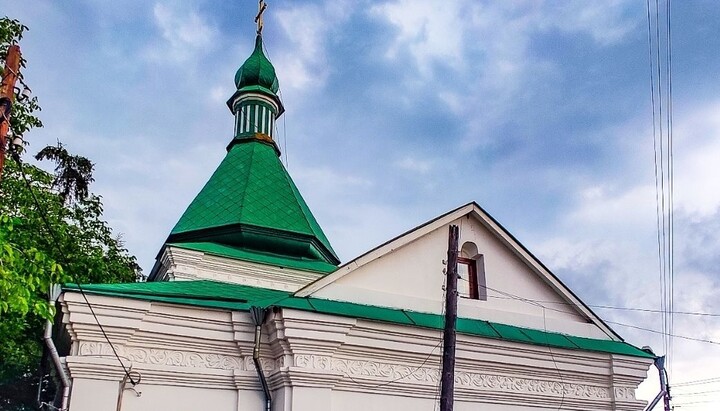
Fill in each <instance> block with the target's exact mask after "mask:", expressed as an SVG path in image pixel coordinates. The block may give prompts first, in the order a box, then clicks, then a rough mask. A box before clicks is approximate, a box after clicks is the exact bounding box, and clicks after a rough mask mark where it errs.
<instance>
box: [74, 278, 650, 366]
mask: <svg viewBox="0 0 720 411" xmlns="http://www.w3.org/2000/svg"><path fill="white" fill-rule="evenodd" d="M82 288H83V290H84V291H85V292H86V293H89V294H100V295H107V296H113V297H121V298H132V299H138V300H148V301H157V302H165V303H172V304H183V305H192V306H197V307H206V308H215V309H225V310H236V311H246V310H249V309H250V307H252V306H256V307H262V308H266V307H270V306H276V307H282V308H293V309H298V310H303V311H312V312H317V313H322V314H332V315H338V316H343V317H350V318H362V319H366V320H373V321H381V322H386V323H393V324H402V325H407V326H414V327H422V328H431V329H436V330H440V329H442V328H443V321H444V320H443V317H442V316H441V315H437V314H428V313H419V312H413V311H408V310H400V309H395V308H387V307H378V306H370V305H363V304H355V303H350V302H344V301H332V300H325V299H320V298H312V297H308V298H300V297H295V296H293V295H292V294H291V293H288V292H285V291H278V290H270V289H265V288H257V287H250V286H245V285H239V284H227V283H221V282H215V281H206V280H201V281H171V282H151V283H125V284H87V285H83V286H82ZM64 289H65V290H78V286H77V285H76V284H66V285H65V287H64ZM457 332H458V333H461V334H468V335H476V336H479V337H485V338H493V339H499V340H504V341H511V342H516V343H525V344H532V345H540V346H549V347H555V348H566V349H570V350H584V351H595V352H602V353H610V354H622V355H629V356H634V357H644V358H654V356H653V355H651V354H649V353H647V352H645V351H643V350H641V349H639V348H637V347H635V346H633V345H630V344H628V343H626V342H623V341H611V340H599V339H592V338H584V337H577V336H572V335H565V334H560V333H554V332H547V331H542V330H534V329H529V328H522V327H516V326H512V325H507V324H499V323H494V322H491V321H484V320H476V319H469V318H459V319H458V321H457Z"/></svg>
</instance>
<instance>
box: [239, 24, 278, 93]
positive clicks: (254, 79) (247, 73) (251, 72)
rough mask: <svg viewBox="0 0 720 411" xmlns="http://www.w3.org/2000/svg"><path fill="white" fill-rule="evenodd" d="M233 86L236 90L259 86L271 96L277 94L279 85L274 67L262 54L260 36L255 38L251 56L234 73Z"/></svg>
mask: <svg viewBox="0 0 720 411" xmlns="http://www.w3.org/2000/svg"><path fill="white" fill-rule="evenodd" d="M235 85H236V86H237V88H238V90H239V89H242V88H244V87H247V86H261V87H263V88H264V89H266V90H269V91H271V93H272V94H277V92H278V89H279V85H278V78H277V75H276V74H275V67H273V65H272V63H270V60H268V58H267V57H266V56H265V53H263V45H262V37H261V36H260V35H258V36H257V37H256V38H255V49H254V50H253V52H252V54H250V57H248V58H247V60H245V63H243V65H242V66H240V68H239V69H238V71H237V73H235Z"/></svg>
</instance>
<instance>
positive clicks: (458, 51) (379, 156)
mask: <svg viewBox="0 0 720 411" xmlns="http://www.w3.org/2000/svg"><path fill="white" fill-rule="evenodd" d="M0 6H1V8H2V10H3V12H4V13H6V14H7V15H8V16H10V17H13V18H19V19H20V20H22V22H23V23H25V24H26V25H28V26H29V27H30V31H29V32H28V34H27V35H26V38H25V39H24V40H23V42H22V44H21V45H22V47H23V52H24V55H25V57H26V58H27V59H28V67H27V69H26V70H25V76H26V80H27V82H28V83H29V84H30V85H31V87H32V88H33V91H34V93H35V94H36V95H37V96H38V97H39V99H40V103H41V105H42V107H43V111H42V113H41V116H42V120H43V122H44V123H45V128H44V129H42V130H37V131H34V132H33V133H31V134H29V135H27V140H28V141H29V142H30V144H31V148H30V150H31V151H33V152H34V151H37V150H39V149H40V148H41V147H43V146H44V145H46V144H52V143H54V142H55V141H56V139H59V140H60V141H62V142H63V143H64V144H66V145H67V146H68V147H69V149H70V150H71V151H73V152H75V153H78V154H82V155H85V156H87V157H89V158H90V159H92V160H93V161H94V162H95V163H96V174H95V177H96V180H97V181H96V183H95V185H94V190H95V192H97V193H99V194H101V195H102V196H103V198H104V204H105V208H106V217H107V219H108V220H109V222H110V223H111V225H112V226H113V227H114V229H115V230H116V231H117V232H118V233H122V236H123V238H124V239H125V241H126V244H127V247H128V248H129V249H130V251H131V252H132V253H133V254H135V255H136V256H137V257H138V258H139V261H140V263H141V265H142V266H143V268H144V269H145V271H146V273H147V272H149V270H150V268H151V266H152V263H153V260H154V257H155V254H156V253H157V251H158V250H159V248H160V246H161V245H162V242H163V240H164V239H165V237H166V236H167V234H168V233H169V232H170V229H171V228H172V226H173V225H174V224H175V222H176V221H177V219H178V218H179V216H180V214H181V213H182V211H183V210H184V209H185V207H186V206H187V205H188V204H189V202H190V201H191V200H192V198H193V197H194V196H195V194H196V193H197V192H198V191H199V189H200V188H201V187H202V185H203V184H204V182H205V181H206V179H207V178H208V177H209V175H210V174H211V173H212V171H213V170H214V168H215V167H216V166H217V164H219V162H220V160H221V159H222V157H223V155H224V147H225V145H226V144H227V142H228V141H229V140H230V138H231V133H232V129H233V125H232V117H231V115H230V112H229V111H228V109H227V107H226V106H225V101H226V100H227V98H228V97H229V96H230V95H231V94H232V92H233V76H234V73H235V70H237V68H238V67H239V65H240V64H242V62H243V61H244V59H245V58H246V57H247V56H248V55H249V53H250V51H251V49H252V43H253V39H254V23H253V22H252V19H253V17H254V13H255V11H256V3H255V2H254V1H250V0H247V1H242V2H240V1H238V2H227V1H201V0H197V1H183V2H180V1H163V0H157V1H139V0H138V1H130V0H128V1H123V2H99V1H67V2H53V1H45V0H35V1H32V2H27V1H26V2H18V1H5V0H1V1H0ZM265 22H266V26H265V31H264V38H265V45H266V47H267V50H268V54H269V57H270V58H271V60H272V61H273V63H274V64H275V67H276V69H277V72H278V76H279V79H280V87H281V92H282V98H283V101H284V104H285V106H286V108H287V112H286V114H285V116H284V119H281V121H280V129H279V130H280V135H279V138H278V140H279V143H280V145H281V148H282V149H283V161H284V162H285V163H286V164H287V167H288V169H289V171H290V173H291V175H292V176H293V178H294V179H295V181H296V183H297V185H298V186H299V188H300V190H301V192H302V193H303V195H304V197H305V199H306V200H307V202H308V203H309V205H310V207H311V208H312V210H313V212H314V214H315V216H316V217H317V219H318V220H319V222H320V223H321V225H322V226H323V228H324V229H325V232H326V234H327V235H328V237H329V238H330V240H331V242H332V244H333V246H334V247H335V249H336V251H338V253H339V255H340V257H341V259H342V260H343V261H347V260H349V259H351V258H353V257H354V256H356V255H358V254H361V253H362V252H364V251H366V250H367V249H370V248H372V247H374V246H375V245H377V244H379V243H381V242H384V241H385V240H387V239H388V238H390V237H393V236H395V235H397V234H399V233H401V232H403V231H405V230H407V229H409V228H411V227H414V226H416V225H418V224H420V223H422V222H424V221H426V220H428V219H430V218H433V217H435V216H436V215H439V214H441V213H443V212H445V211H448V210H449V209H452V208H454V207H456V206H459V205H461V204H464V203H466V202H468V201H472V200H475V201H477V202H478V203H480V204H481V205H482V206H483V207H484V208H485V209H486V210H487V211H489V212H490V213H491V214H492V215H493V216H494V217H495V218H497V219H498V220H499V221H500V222H501V223H502V224H503V225H505V227H507V228H508V229H509V230H510V231H511V232H512V233H513V234H515V235H516V237H518V239H519V240H520V241H522V242H523V243H524V244H525V245H526V246H528V248H529V249H530V250H531V251H533V252H534V253H535V254H536V255H537V256H539V257H540V258H541V259H542V260H543V261H544V262H545V263H546V264H547V265H548V266H549V267H550V268H551V269H552V270H553V271H554V272H555V273H556V274H558V275H559V276H560V277H561V278H562V279H563V280H564V281H565V282H566V283H567V284H568V285H569V286H570V287H571V288H572V289H573V290H575V291H576V292H577V293H578V294H579V295H580V296H581V297H582V298H583V299H584V300H585V301H586V302H587V303H590V304H609V305H620V306H629V307H647V308H659V304H660V303H659V299H660V297H659V296H660V291H659V290H660V288H659V285H658V282H659V274H658V261H657V246H656V243H655V241H656V240H655V239H656V231H655V229H656V228H655V191H654V174H653V149H652V141H653V140H652V123H651V105H650V79H649V73H650V68H649V63H648V44H647V42H648V39H647V21H646V9H645V2H644V1H641V0H634V1H629V0H627V1H625V0H613V1H586V2H578V1H568V2H560V1H540V0H537V1H513V2H510V1H497V2H485V1H470V0H468V1H456V2H441V1H420V0H412V1H410V0H392V1H372V2H371V1H362V0H361V1H347V0H346V1H343V0H334V1H279V0H278V1H273V2H271V3H270V5H269V9H268V12H267V13H266V18H265ZM719 22H720V8H718V7H717V6H716V4H715V2H713V1H710V0H707V1H702V0H696V1H693V2H677V3H676V4H674V8H673V34H674V36H673V63H674V74H673V75H674V86H673V87H674V90H673V91H674V113H675V118H674V120H675V122H674V124H675V126H674V135H675V152H674V154H675V184H676V186H675V187H676V191H675V199H676V214H675V216H676V262H677V268H676V299H675V304H676V308H677V309H678V310H682V311H705V312H720V268H719V267H720V254H719V253H718V250H720V178H718V177H720V164H718V159H720V138H719V137H720V114H719V113H720V97H718V96H720V80H718V77H717V73H718V72H720V54H718V53H717V50H719V49H720V36H718V35H717V33H718V31H719V29H720V23H719ZM598 313H599V314H600V315H601V316H602V317H603V318H606V319H609V320H611V321H616V322H622V323H630V324H636V325H639V326H642V327H646V328H652V329H656V330H657V329H660V327H661V322H660V317H659V315H653V314H638V313H633V312H624V311H606V310H600V309H598ZM675 321H676V333H677V334H680V335H686V336H691V337H695V338H702V339H709V340H714V341H720V322H718V320H717V319H712V318H707V317H704V318H698V317H689V316H678V317H676V320H675ZM615 328H616V329H617V331H619V332H620V333H621V334H622V335H624V336H625V337H627V339H628V340H629V341H630V342H633V343H635V344H638V345H651V346H653V347H655V348H656V350H658V351H659V349H660V348H661V347H662V344H661V340H660V338H659V337H658V336H657V335H654V334H651V333H645V332H641V331H638V330H634V329H630V328H626V327H621V326H616V327H615ZM719 366H720V348H718V346H717V345H712V344H702V343H696V342H691V341H684V340H679V339H678V340H676V342H675V356H674V360H673V376H672V378H673V380H674V381H678V382H681V381H688V380H696V379H701V378H709V377H714V376H716V375H717V374H716V372H715V373H713V370H717V369H718V367H719ZM655 384H656V383H654V382H652V381H651V382H649V383H648V386H647V387H643V390H642V391H641V394H642V395H645V396H647V395H651V391H654V390H656V387H657V385H655ZM693 389H694V391H712V390H715V391H718V390H720V384H716V385H700V386H696V387H688V388H686V389H685V392H686V393H690V392H691V391H692V390H693ZM678 393H679V395H678V397H677V398H678V404H681V403H682V402H686V403H690V402H695V403H697V402H700V403H698V404H688V405H687V408H691V409H710V408H712V401H713V400H715V401H720V395H718V394H717V393H716V394H714V395H715V396H705V395H701V396H685V397H684V398H683V396H682V390H681V389H678ZM703 401H710V402H703ZM703 407H706V408H703Z"/></svg>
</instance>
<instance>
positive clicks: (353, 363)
mask: <svg viewBox="0 0 720 411" xmlns="http://www.w3.org/2000/svg"><path fill="white" fill-rule="evenodd" d="M295 366H296V367H300V368H307V369H314V370H323V371H336V372H340V373H343V374H345V375H346V376H348V377H350V378H351V379H352V378H353V377H358V378H361V377H364V378H373V379H378V380H384V381H398V382H401V381H410V382H412V383H421V384H431V385H437V383H438V381H439V378H440V371H439V370H438V369H434V368H424V367H412V366H406V365H400V364H389V363H381V362H375V361H358V360H347V359H341V358H332V357H327V356H318V355H312V354H300V355H296V356H295ZM455 383H456V384H457V385H458V386H459V387H460V388H472V389H478V388H479V389H483V390H487V391H501V392H516V393H521V394H544V395H551V396H557V397H567V398H581V399H594V400H609V399H610V394H611V391H610V389H608V388H605V387H599V386H595V385H587V384H575V383H569V382H557V381H550V380H538V379H530V378H521V377H512V376H505V375H493V374H484V373H471V372H464V371H460V372H457V373H456V374H455ZM615 398H622V399H635V390H634V389H632V388H626V387H618V388H615Z"/></svg>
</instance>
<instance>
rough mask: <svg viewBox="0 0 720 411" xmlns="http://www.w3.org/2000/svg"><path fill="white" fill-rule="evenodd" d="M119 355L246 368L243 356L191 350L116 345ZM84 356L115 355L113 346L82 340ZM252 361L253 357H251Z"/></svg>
mask: <svg viewBox="0 0 720 411" xmlns="http://www.w3.org/2000/svg"><path fill="white" fill-rule="evenodd" d="M115 349H116V350H117V353H118V356H120V358H124V359H127V360H129V361H132V362H138V363H143V364H154V365H169V366H174V367H191V368H211V369H220V370H233V369H239V370H244V369H245V368H244V364H243V361H242V358H241V357H231V356H228V355H220V354H208V353H197V352H189V351H173V350H159V349H154V348H139V347H125V346H116V347H115ZM78 355H82V356H103V357H106V356H114V355H115V354H114V353H113V350H112V347H110V345H108V344H105V343H99V342H82V343H80V348H79V350H78ZM250 361H251V362H252V359H250Z"/></svg>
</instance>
